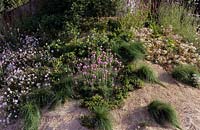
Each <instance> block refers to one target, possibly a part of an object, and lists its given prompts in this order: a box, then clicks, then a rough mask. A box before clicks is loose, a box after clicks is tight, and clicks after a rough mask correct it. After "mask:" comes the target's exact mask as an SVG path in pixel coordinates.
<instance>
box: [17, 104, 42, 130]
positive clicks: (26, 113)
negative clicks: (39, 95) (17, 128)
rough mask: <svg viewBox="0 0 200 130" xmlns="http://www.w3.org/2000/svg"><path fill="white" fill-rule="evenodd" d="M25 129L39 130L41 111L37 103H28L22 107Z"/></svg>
mask: <svg viewBox="0 0 200 130" xmlns="http://www.w3.org/2000/svg"><path fill="white" fill-rule="evenodd" d="M21 111H22V116H23V120H24V130H37V129H38V126H39V124H40V111H39V109H38V107H37V105H35V104H31V103H27V104H25V105H23V106H22V107H21Z"/></svg>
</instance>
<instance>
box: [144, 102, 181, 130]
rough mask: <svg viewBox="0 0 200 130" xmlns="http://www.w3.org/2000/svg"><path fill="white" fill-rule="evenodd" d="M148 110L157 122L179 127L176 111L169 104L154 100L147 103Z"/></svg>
mask: <svg viewBox="0 0 200 130" xmlns="http://www.w3.org/2000/svg"><path fill="white" fill-rule="evenodd" d="M148 112H149V114H150V115H151V116H152V117H153V118H154V120H155V121H156V122H157V123H158V124H160V125H162V126H166V125H169V124H170V125H172V126H174V127H176V128H178V129H181V128H180V126H179V122H178V119H177V114H176V111H175V110H174V108H173V107H172V106H171V105H170V104H166V103H163V102H161V101H158V100H155V101H153V102H151V103H150V104H149V105H148Z"/></svg>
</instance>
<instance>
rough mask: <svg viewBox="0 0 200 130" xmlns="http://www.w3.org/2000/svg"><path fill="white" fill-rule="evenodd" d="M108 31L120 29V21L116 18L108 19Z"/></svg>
mask: <svg viewBox="0 0 200 130" xmlns="http://www.w3.org/2000/svg"><path fill="white" fill-rule="evenodd" d="M107 26H108V31H111V32H116V31H118V30H119V29H121V23H120V21H118V20H114V19H110V20H108V23H107Z"/></svg>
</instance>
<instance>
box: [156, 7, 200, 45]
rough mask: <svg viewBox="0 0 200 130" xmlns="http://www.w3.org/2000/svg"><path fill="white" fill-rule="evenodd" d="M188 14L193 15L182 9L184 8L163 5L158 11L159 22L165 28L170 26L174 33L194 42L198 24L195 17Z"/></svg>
mask: <svg viewBox="0 0 200 130" xmlns="http://www.w3.org/2000/svg"><path fill="white" fill-rule="evenodd" d="M189 14H193V13H192V11H190V10H188V9H186V8H184V6H180V5H177V4H172V5H168V4H163V5H162V6H161V7H160V11H159V21H160V24H161V25H163V26H165V27H168V26H169V25H172V26H173V29H174V31H175V32H176V33H178V34H180V35H182V36H183V37H184V38H185V39H187V40H189V41H190V42H195V41H196V38H197V35H196V27H197V25H198V24H197V21H196V19H195V17H193V16H191V15H189Z"/></svg>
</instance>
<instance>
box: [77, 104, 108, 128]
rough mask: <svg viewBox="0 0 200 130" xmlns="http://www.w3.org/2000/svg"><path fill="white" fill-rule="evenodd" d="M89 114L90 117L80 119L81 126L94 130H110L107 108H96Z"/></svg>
mask: <svg viewBox="0 0 200 130" xmlns="http://www.w3.org/2000/svg"><path fill="white" fill-rule="evenodd" d="M91 112H92V115H91V116H84V117H82V118H81V121H82V125H83V126H86V127H88V128H93V129H95V130H112V121H111V118H110V114H109V110H108V108H106V107H104V106H96V107H94V109H93V110H92V111H91Z"/></svg>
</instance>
